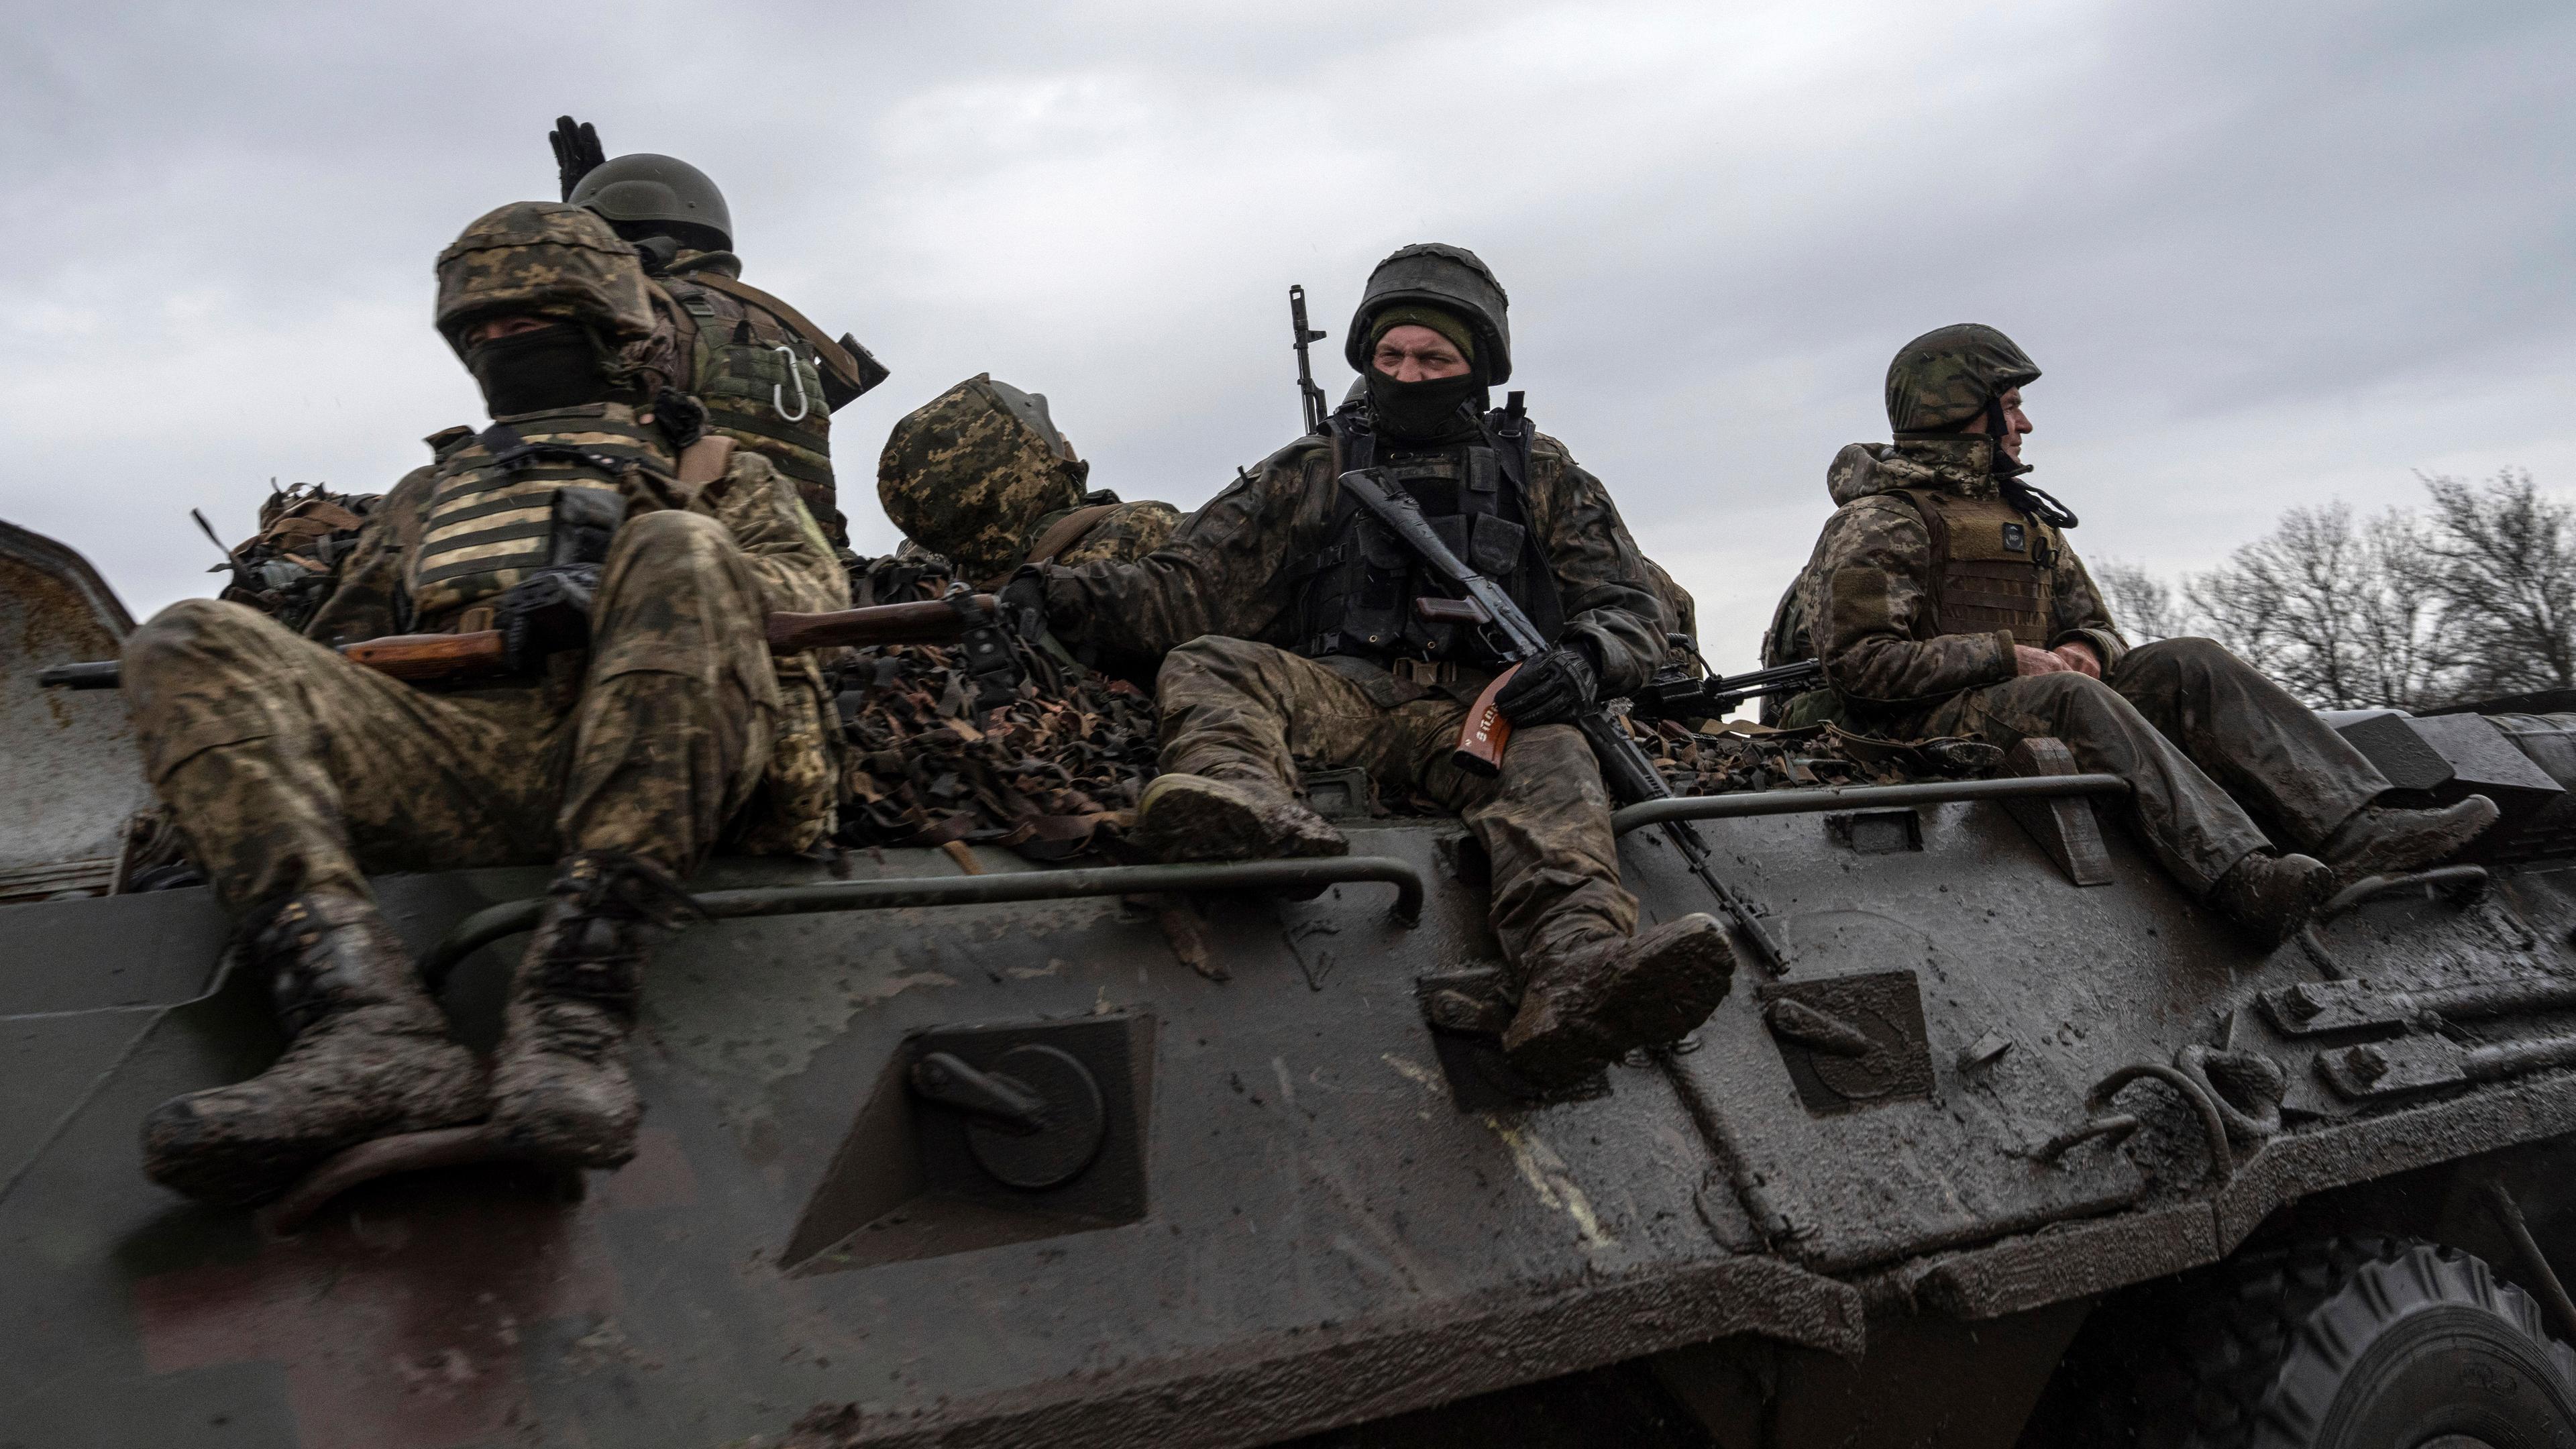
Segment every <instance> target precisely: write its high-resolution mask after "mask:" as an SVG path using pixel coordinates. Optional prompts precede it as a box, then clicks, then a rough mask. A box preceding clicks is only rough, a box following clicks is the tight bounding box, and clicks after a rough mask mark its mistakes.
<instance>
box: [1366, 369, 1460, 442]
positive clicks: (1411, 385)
mask: <svg viewBox="0 0 2576 1449" xmlns="http://www.w3.org/2000/svg"><path fill="white" fill-rule="evenodd" d="M1367 382H1368V399H1369V412H1370V413H1371V414H1373V415H1374V416H1375V417H1376V419H1377V428H1378V435H1379V436H1380V437H1382V438H1385V439H1386V440H1387V441H1388V442H1391V443H1454V442H1458V441H1460V440H1461V439H1464V438H1470V437H1474V436H1475V435H1476V433H1477V431H1478V428H1479V424H1478V418H1479V416H1480V415H1481V414H1482V413H1483V412H1484V409H1485V369H1484V368H1483V366H1481V365H1475V366H1470V367H1469V368H1468V369H1467V370H1466V371H1465V372H1462V373H1460V374H1458V375H1457V376H1456V377H1428V378H1424V379H1423V380H1422V381H1420V382H1398V381H1397V380H1395V379H1394V378H1392V377H1389V376H1387V375H1386V374H1385V373H1383V372H1380V371H1378V370H1377V369H1376V368H1374V367H1372V368H1370V369H1369V370H1368V377H1367Z"/></svg>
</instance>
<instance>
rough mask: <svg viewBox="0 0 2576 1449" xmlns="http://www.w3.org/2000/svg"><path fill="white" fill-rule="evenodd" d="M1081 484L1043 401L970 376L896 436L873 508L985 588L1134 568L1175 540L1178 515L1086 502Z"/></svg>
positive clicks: (1104, 497)
mask: <svg viewBox="0 0 2576 1449" xmlns="http://www.w3.org/2000/svg"><path fill="white" fill-rule="evenodd" d="M1090 476H1091V465H1090V464H1089V463H1087V462H1084V461H1083V460H1082V459H1080V458H1078V457H1076V456H1074V451H1073V444H1072V443H1071V442H1070V441H1068V440H1067V439H1066V438H1065V436H1064V434H1063V433H1061V432H1059V431H1057V429H1056V426H1055V420H1054V419H1053V418H1052V417H1050V416H1049V415H1048V413H1047V400H1046V396H1045V395H1044V394H1043V393H1032V392H1022V391H1020V390H1019V389H1018V388H1016V387H1013V386H1011V385H1010V384H1009V383H1007V382H995V381H994V380H993V378H992V375H991V374H989V373H978V374H976V375H975V376H973V377H970V378H968V379H966V380H965V381H964V382H961V383H959V384H957V385H956V386H955V387H952V388H950V389H949V390H948V391H946V392H943V393H941V394H940V395H939V396H938V397H936V398H933V399H931V400H930V401H929V402H928V403H925V404H923V405H922V406H921V407H918V408H915V409H914V410H913V411H911V412H909V413H906V414H904V416H903V419H902V421H900V422H898V423H896V424H895V425H894V432H893V433H892V434H891V435H889V436H888V437H887V439H886V445H885V452H884V453H883V454H882V455H881V456H879V457H878V459H877V501H878V502H880V503H882V504H884V505H885V512H886V517H888V518H890V519H892V520H894V525H895V527H897V528H900V529H902V530H903V532H904V536H905V537H907V538H909V539H911V540H912V541H913V542H914V543H916V544H919V545H920V546H921V547H923V548H925V549H928V550H929V551H931V552H932V553H935V554H939V555H941V556H943V557H945V558H946V559H947V560H948V561H949V562H950V563H951V564H952V565H954V566H955V567H956V569H957V573H958V576H959V577H960V578H964V579H967V580H969V581H971V582H974V583H975V584H976V585H977V586H978V587H982V588H995V587H998V586H999V585H1001V584H1002V583H1003V582H1004V581H1005V580H1007V579H1008V578H1009V577H1010V576H1011V572H1012V571H1013V570H1014V569H1017V568H1019V567H1020V566H1021V565H1023V564H1033V563H1060V564H1065V565H1068V566H1071V565H1076V564H1086V563H1092V562H1095V561H1100V560H1108V561H1112V562H1121V563H1123V562H1125V561H1127V560H1129V559H1135V558H1142V557H1144V556H1145V555H1146V554H1149V553H1152V552H1153V551H1154V550H1155V549H1157V548H1160V547H1162V545H1163V541H1164V540H1165V539H1167V538H1170V537H1171V536H1172V529H1173V527H1174V525H1176V524H1178V523H1179V522H1180V519H1181V514H1180V510H1179V509H1177V508H1174V507H1173V506H1172V505H1170V504H1168V503H1156V502H1151V501H1145V502H1137V503H1121V502H1120V501H1118V495H1117V494H1115V493H1112V492H1110V491H1108V490H1107V489H1096V490H1093V491H1091V492H1085V491H1083V484H1084V483H1085V482H1086V481H1088V479H1089V478H1090Z"/></svg>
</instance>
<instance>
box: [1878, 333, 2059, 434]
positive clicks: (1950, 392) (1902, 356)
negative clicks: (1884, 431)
mask: <svg viewBox="0 0 2576 1449" xmlns="http://www.w3.org/2000/svg"><path fill="white" fill-rule="evenodd" d="M2038 380H2039V364H2038V363H2035V362H2033V361H2031V360H2030V354H2029V353H2027V352H2024V351H2022V350H2021V349H2020V348H2019V347H2017V346H2015V345H2013V340H2012V339H2011V338H2009V337H2006V336H2005V335H2003V334H2002V333H2000V332H1998V331H1996V330H1995V329H1993V328H1992V327H1987V326H1984V325H1982V324H1980V323H1976V322H1961V323H1958V324H1956V325H1955V326H1950V327H1942V328H1937V329H1935V330H1933V331H1930V332H1926V333H1924V334H1923V335H1922V336H1920V337H1917V338H1915V339H1914V340H1913V341H1911V342H1908V343H1906V344H1905V345H1904V346H1903V347H1900V348H1898V349H1897V350H1896V360H1895V361H1893V362H1890V363H1889V364H1888V365H1887V423H1888V426H1889V427H1892V428H1894V429H1895V430H1896V434H1897V436H1898V437H1903V436H1905V435H1906V434H1908V433H1947V432H1955V431H1957V430H1958V429H1959V428H1961V427H1964V426H1966V425H1967V424H1969V423H1971V422H1974V421H1975V420H1976V418H1977V415H1978V414H1980V413H1982V412H1984V411H1985V410H1986V404H1988V403H1990V402H1992V401H1994V400H1995V399H1996V398H1999V397H2002V396H2003V395H2004V394H2005V393H2006V392H2008V391H2010V390H2011V389H2013V388H2017V387H2025V386H2027V385H2029V384H2031V383H2033V382H2036V381H2038Z"/></svg>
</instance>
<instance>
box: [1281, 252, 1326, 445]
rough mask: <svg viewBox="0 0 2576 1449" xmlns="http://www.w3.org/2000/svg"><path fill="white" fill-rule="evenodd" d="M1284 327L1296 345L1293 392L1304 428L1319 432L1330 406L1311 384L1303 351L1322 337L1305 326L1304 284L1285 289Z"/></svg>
mask: <svg viewBox="0 0 2576 1449" xmlns="http://www.w3.org/2000/svg"><path fill="white" fill-rule="evenodd" d="M1288 327H1289V333H1288V335H1289V336H1291V337H1293V338H1295V339H1296V341H1294V342H1292V343H1290V344H1289V345H1290V346H1292V347H1294V348H1296V349H1297V396H1298V398H1299V399H1300V400H1301V401H1303V402H1304V403H1305V404H1306V431H1307V432H1310V433H1320V432H1322V431H1323V430H1324V419H1326V418H1327V417H1330V416H1332V411H1333V410H1332V409H1331V408H1330V407H1329V406H1327V405H1326V404H1325V402H1324V390H1323V389H1322V388H1320V387H1317V386H1315V365H1314V362H1313V360H1312V359H1310V358H1309V357H1308V356H1307V355H1306V344H1307V343H1310V342H1321V341H1323V340H1324V334H1323V332H1322V331H1321V330H1317V329H1309V328H1308V327H1307V326H1306V289H1305V288H1304V287H1290V288H1289V289H1288Z"/></svg>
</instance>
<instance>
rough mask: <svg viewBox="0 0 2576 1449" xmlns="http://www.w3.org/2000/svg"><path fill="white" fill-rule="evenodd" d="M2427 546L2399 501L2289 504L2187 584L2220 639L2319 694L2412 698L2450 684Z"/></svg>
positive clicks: (2435, 695)
mask: <svg viewBox="0 0 2576 1449" xmlns="http://www.w3.org/2000/svg"><path fill="white" fill-rule="evenodd" d="M2428 547H2429V546H2428V542H2427V530H2426V529H2425V528H2424V526H2423V525H2421V524H2419V523H2417V522H2416V521H2415V520H2414V519H2413V518H2412V517H2411V516H2409V515H2407V514H2405V513H2402V512H2397V511H2393V510H2392V511H2391V512H2388V513H2385V514H2382V515H2380V516H2379V517H2377V518H2373V519H2370V520H2368V521H2366V522H2356V521H2355V519H2354V518H2353V513H2352V509H2351V508H2350V507H2349V506H2347V505H2345V504H2343V503H2333V504H2329V505H2327V506H2325V507H2323V508H2293V509H2291V510H2290V511H2289V512H2288V513H2285V514H2283V515H2282V517H2281V522H2280V524H2279V526H2277V527H2276V528H2274V530H2273V531H2272V534H2271V536H2270V537H2268V538H2263V539H2258V540H2256V541H2255V542H2253V543H2249V544H2246V545H2245V546H2243V547H2242V548H2239V549H2237V550H2236V552H2235V553H2234V554H2232V555H2231V556H2230V557H2229V559H2228V561H2227V562H2226V563H2225V564H2222V565H2220V566H2219V567H2217V568H2215V569H2212V570H2210V571H2209V572H2208V573H2205V574H2201V575H2198V576H2196V577H2193V578H2190V579H2189V580H2187V581H2186V582H2185V585H2184V593H2185V595H2186V596H2187V597H2188V598H2189V599H2190V601H2191V604H2192V606H2193V608H2194V609H2196V610H2197V611H2198V612H2199V614H2200V615H2202V616H2203V617H2204V618H2206V619H2207V620H2208V622H2209V625H2210V630H2211V632H2212V633H2213V634H2214V635H2216V636H2217V638H2218V639H2219V641H2220V642H2221V643H2224V644H2225V645H2227V646H2228V647H2229V648H2230V649H2233V650H2234V651H2236V653H2237V654H2239V655H2240V656H2242V657H2243V658H2244V659H2245V660H2246V661H2247V662H2248V663H2250V664H2253V665H2254V666H2255V667H2257V668H2259V669H2261V670H2262V671H2263V672H2265V673H2266V674H2269V675H2271V676H2272V677H2273V678H2274V679H2277V680H2279V681H2280V682H2281V684H2282V686H2283V687H2284V688H2286V689H2288V690H2289V691H2290V692H2291V693H2293V694H2296V695H2298V696H2299V697H2300V698H2302V699H2305V700H2307V701H2308V702H2309V703H2311V704H2315V705H2318V706H2320V707H2323V708H2330V709H2354V708H2364V707H2369V706H2374V705H2394V706H2396V707H2399V708H2415V707H2419V706H2422V705H2425V704H2430V703H2435V702H2438V701H2440V700H2443V699H2446V698H2448V697H2449V695H2450V693H2451V682H2450V681H2449V680H2448V679H2447V678H2446V677H2445V675H2446V673H2447V672H2448V671H2447V670H2446V668H2445V663H2444V659H2443V658H2437V657H2436V656H2435V655H2434V654H2433V652H2432V651H2431V650H2430V649H2429V648H2428V647H2427V644H2428V641H2429V639H2430V637H2431V635H2432V632H2433V624H2434V617H2435V613H2436V610H2437V609H2438V607H2439V606H2440V604H2441V603H2442V602H2443V598H2442V596H2440V595H2438V594H2437V592H2436V591H2435V590H2434V589H2433V587H2432V585H2431V580H2430V577H2429V575H2430V570H2431V565H2432V557H2431V555H2430V554H2429V553H2428ZM2446 657H2447V656H2446Z"/></svg>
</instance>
